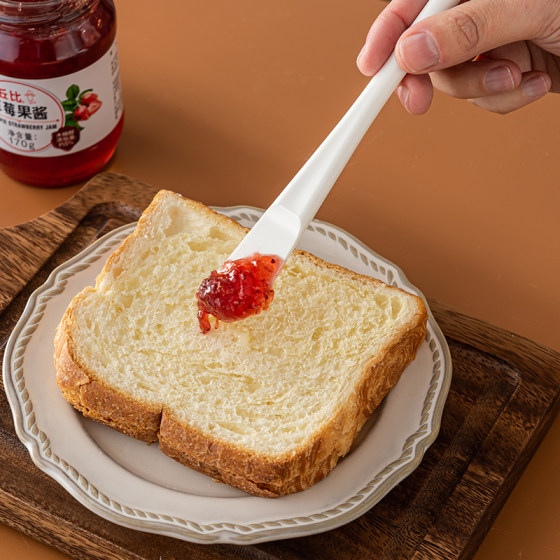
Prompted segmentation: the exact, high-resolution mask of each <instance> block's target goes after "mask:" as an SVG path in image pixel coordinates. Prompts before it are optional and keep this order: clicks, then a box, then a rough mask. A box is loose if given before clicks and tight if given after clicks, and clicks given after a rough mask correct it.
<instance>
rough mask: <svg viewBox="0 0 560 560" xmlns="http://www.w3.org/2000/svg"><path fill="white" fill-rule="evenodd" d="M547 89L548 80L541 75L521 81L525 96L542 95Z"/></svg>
mask: <svg viewBox="0 0 560 560" xmlns="http://www.w3.org/2000/svg"><path fill="white" fill-rule="evenodd" d="M547 91H548V82H547V81H546V80H545V79H544V77H543V76H535V77H534V78H529V79H528V80H526V81H525V82H523V93H524V94H525V95H526V96H527V97H542V96H543V95H544V94H545V93H546V92H547Z"/></svg>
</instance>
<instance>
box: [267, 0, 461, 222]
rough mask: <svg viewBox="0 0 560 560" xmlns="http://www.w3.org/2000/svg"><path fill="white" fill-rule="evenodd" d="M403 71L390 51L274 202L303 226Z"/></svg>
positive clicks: (431, 6) (425, 13) (438, 2)
mask: <svg viewBox="0 0 560 560" xmlns="http://www.w3.org/2000/svg"><path fill="white" fill-rule="evenodd" d="M458 3H459V0H429V1H428V3H427V4H426V6H425V7H424V9H423V10H422V11H421V12H420V14H419V15H418V17H417V18H416V20H415V21H414V23H416V22H418V21H420V20H422V19H425V18H427V17H429V16H432V15H435V14H438V13H440V12H442V11H444V10H447V9H449V8H451V7H453V6H455V5H457V4H458ZM405 74H406V73H405V72H404V71H403V70H402V69H401V68H400V67H399V66H398V64H397V61H396V58H395V54H394V53H393V54H391V56H390V57H389V59H388V60H387V62H386V63H385V64H384V66H383V67H382V68H381V70H379V72H378V73H377V74H376V75H375V76H373V78H372V79H371V80H370V82H369V83H368V85H367V86H366V87H365V89H364V91H363V92H362V93H361V95H360V96H359V97H358V99H357V100H356V101H355V102H354V104H353V105H352V106H351V107H350V109H349V110H348V112H347V113H346V114H345V115H344V116H343V117H342V119H341V120H340V122H339V123H338V124H337V125H336V127H335V128H334V129H333V130H332V132H331V133H330V134H329V136H327V138H326V139H325V140H324V141H323V143H322V144H321V145H320V146H319V148H318V149H317V150H316V151H315V153H314V154H313V155H312V156H311V157H310V158H309V160H308V161H307V162H306V163H305V165H304V166H303V167H302V168H301V169H300V171H299V172H298V173H297V175H295V177H294V178H293V179H292V180H291V181H290V183H288V185H287V186H286V188H285V189H284V190H283V191H282V193H281V194H280V195H279V197H278V198H277V199H276V200H275V202H274V203H273V204H281V205H282V206H283V207H284V208H285V209H287V210H289V211H290V212H292V213H293V214H296V215H297V216H298V217H299V218H300V220H301V224H302V230H305V229H306V228H307V225H308V224H309V223H310V222H311V220H312V219H313V217H314V216H315V214H316V213H317V211H318V210H319V208H320V206H321V204H322V203H323V201H324V200H325V198H326V196H327V195H328V193H329V191H330V190H331V188H332V186H333V185H334V183H335V182H336V180H337V179H338V176H339V175H340V173H341V172H342V170H343V169H344V167H345V166H346V164H347V162H348V160H349V159H350V157H351V156H352V154H353V153H354V150H355V149H356V147H357V146H358V144H359V143H360V141H361V140H362V138H363V136H364V134H365V133H366V131H367V130H368V129H369V127H370V126H371V124H372V122H373V121H374V120H375V118H376V117H377V115H378V114H379V112H380V111H381V109H382V108H383V106H384V105H385V103H386V102H387V100H388V99H389V97H390V96H391V94H392V93H393V91H394V90H395V89H396V87H397V86H398V85H399V83H400V82H401V81H402V79H403V78H404V76H405Z"/></svg>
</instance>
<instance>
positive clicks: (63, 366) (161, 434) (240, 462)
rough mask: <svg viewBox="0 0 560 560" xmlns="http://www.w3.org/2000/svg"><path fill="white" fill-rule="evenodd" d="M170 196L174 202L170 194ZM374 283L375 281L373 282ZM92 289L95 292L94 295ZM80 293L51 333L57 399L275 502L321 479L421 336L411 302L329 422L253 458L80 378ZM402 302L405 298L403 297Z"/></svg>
mask: <svg viewBox="0 0 560 560" xmlns="http://www.w3.org/2000/svg"><path fill="white" fill-rule="evenodd" d="M169 194H170V193H169V192H167V191H163V192H160V193H159V194H158V195H156V197H155V199H154V201H153V202H152V205H150V207H149V208H148V209H147V210H146V212H145V213H144V214H143V217H142V219H141V220H140V223H139V225H138V227H137V229H136V230H135V232H134V234H132V235H131V236H129V237H128V238H127V239H126V240H125V242H124V243H123V245H121V247H120V248H119V249H117V250H116V251H115V252H114V253H113V254H112V255H111V257H110V258H109V259H108V261H107V262H106V264H105V266H104V268H103V271H102V272H101V274H100V275H99V277H98V279H97V284H96V286H97V287H99V284H100V283H101V282H102V281H103V279H104V277H105V276H106V275H107V274H109V273H111V272H113V273H118V270H117V271H114V270H113V269H114V268H115V267H118V266H119V259H120V257H121V255H122V253H123V252H124V251H126V248H127V245H128V244H129V243H133V242H134V239H135V236H141V235H143V234H144V232H145V228H146V227H147V225H146V220H147V218H148V217H149V215H150V212H152V211H153V209H154V208H155V207H156V205H157V204H158V201H159V199H160V198H161V197H162V196H169ZM173 196H180V195H174V194H173ZM187 202H188V203H189V204H193V205H195V206H196V208H197V211H203V212H205V213H211V215H212V218H213V219H214V220H216V221H218V222H222V223H223V220H227V221H228V223H230V222H231V223H230V224H229V225H231V224H234V225H235V227H236V228H241V229H242V230H245V229H246V228H243V227H242V226H240V225H239V224H238V223H237V222H235V221H233V220H231V219H230V218H227V217H225V216H222V215H219V214H216V213H215V212H214V211H213V210H211V209H209V208H207V207H206V206H204V205H202V204H200V203H197V202H195V201H189V200H188V199H187ZM298 254H299V255H300V256H301V258H304V259H310V260H312V261H315V262H318V263H320V264H321V266H322V267H323V268H327V269H329V270H330V271H331V272H333V273H335V274H343V275H344V276H350V277H352V278H353V279H354V280H358V281H359V282H363V283H370V282H380V281H379V280H374V279H372V278H364V277H363V276H361V275H359V274H357V273H354V272H352V271H349V270H347V269H344V268H343V267H340V266H338V265H334V264H331V263H326V262H324V261H322V260H321V259H318V258H317V257H315V256H313V255H311V254H308V253H304V252H301V251H299V252H298ZM380 283H382V282H380ZM97 287H96V289H97ZM91 290H94V288H87V289H86V290H84V291H83V292H82V293H81V294H79V295H78V296H77V297H76V298H75V299H74V300H73V302H72V304H71V305H70V306H69V308H68V309H67V311H66V313H65V315H64V317H63V319H62V321H61V323H60V325H59V327H58V329H57V333H56V338H55V366H56V371H57V383H58V385H59V387H60V389H61V390H62V393H63V395H64V397H65V399H66V400H67V401H68V402H70V403H71V404H72V405H73V406H74V407H75V408H76V409H78V410H79V411H81V412H82V413H83V414H84V415H85V416H87V417H88V418H91V419H93V420H95V421H97V422H100V423H103V424H105V425H108V426H110V427H112V428H114V429H116V430H119V431H121V432H123V433H125V434H127V435H129V436H132V437H135V438H137V439H140V440H142V441H145V442H159V444H160V449H161V450H162V451H163V452H164V453H165V454H167V455H168V456H170V457H172V458H174V459H176V460H177V461H179V462H181V463H183V464H185V465H187V466H188V467H191V468H193V469H195V470H197V471H199V472H202V473H204V474H207V475H209V476H212V477H213V478H215V479H217V480H220V481H222V482H225V483H227V484H230V485H231V486H234V487H236V488H239V489H241V490H243V491H245V492H248V493H250V494H253V495H256V496H262V497H277V496H281V495H284V494H288V493H292V492H298V491H301V490H304V489H306V488H308V487H310V486H312V485H313V484H315V483H316V482H318V481H319V480H321V479H323V478H324V477H325V476H326V475H327V474H328V473H329V472H330V471H331V470H332V469H333V468H334V467H335V465H336V463H337V462H338V460H339V459H340V458H341V457H343V456H344V455H346V454H347V453H348V452H349V451H350V449H351V447H352V444H353V442H354V440H355V438H356V436H357V434H358V432H359V430H360V429H361V428H362V426H363V425H364V423H365V422H366V420H367V419H368V418H369V416H370V415H371V413H372V412H373V411H374V410H375V409H376V408H377V407H378V406H379V404H380V403H381V401H382V400H383V399H384V398H385V396H386V395H387V393H388V392H389V391H390V390H391V389H392V388H393V387H394V385H395V384H396V383H397V382H398V380H399V379H400V377H401V374H402V372H403V371H404V369H405V368H406V366H407V365H408V364H409V363H410V362H411V361H412V360H413V359H414V357H415V356H416V353H417V351H418V348H419V347H420V345H421V344H422V341H423V340H424V338H425V335H426V323H427V311H426V308H425V306H424V303H423V302H422V300H421V299H420V298H418V297H417V296H414V297H416V299H417V300H418V301H419V304H420V305H419V311H418V313H417V314H416V316H415V318H414V320H413V321H412V322H410V323H409V326H408V327H407V328H406V329H402V330H401V331H400V332H397V333H396V334H395V336H394V337H393V340H392V342H391V343H390V345H389V346H388V347H387V348H386V349H385V351H384V352H383V353H382V354H381V355H377V356H375V357H372V359H371V360H370V361H369V362H368V363H367V364H366V365H365V366H364V368H363V369H362V371H361V373H360V375H359V376H358V382H357V384H356V385H355V391H354V397H353V398H352V399H351V400H350V401H349V402H346V403H344V405H343V406H342V405H341V406H340V407H339V409H338V410H337V411H335V413H334V414H333V415H332V417H331V419H330V421H329V422H328V423H327V424H326V425H324V426H323V427H322V429H320V430H318V431H317V432H315V433H314V434H311V435H310V437H309V438H308V439H307V440H306V441H305V442H303V443H302V444H301V445H300V447H299V448H297V449H294V450H290V451H289V452H286V453H284V454H280V455H266V454H259V453H256V452H255V451H254V450H251V449H247V448H245V447H243V446H241V445H236V444H233V443H231V442H228V441H223V440H217V439H216V438H214V437H212V436H210V435H208V434H204V433H202V432H201V431H200V430H199V429H197V428H196V427H193V426H190V425H188V424H186V423H185V422H183V421H181V420H180V419H178V418H176V417H174V416H173V413H172V412H171V411H169V410H167V409H166V407H165V406H164V405H161V404H152V403H147V402H141V401H138V400H135V399H133V398H132V397H131V396H129V395H127V394H126V393H124V392H121V391H119V390H118V389H116V388H114V387H111V386H109V385H108V384H106V383H105V382H104V381H103V379H101V378H100V377H99V376H96V375H95V373H94V372H90V371H87V370H86V369H85V368H84V367H83V366H82V365H81V364H80V363H79V361H78V359H77V358H76V355H77V354H76V352H75V351H74V348H75V342H74V341H73V340H72V336H71V333H72V325H73V321H74V318H73V307H74V306H75V305H79V302H80V299H81V298H83V297H84V296H85V295H87V293H88V291H91ZM409 295H410V294H409Z"/></svg>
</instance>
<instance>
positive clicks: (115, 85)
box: [0, 0, 123, 187]
mask: <svg viewBox="0 0 560 560" xmlns="http://www.w3.org/2000/svg"><path fill="white" fill-rule="evenodd" d="M90 70H91V72H90ZM102 75H104V78H103V80H100V79H99V78H100V76H102ZM100 81H103V82H104V83H103V85H100ZM57 88H58V89H57ZM101 91H104V93H101ZM45 100H46V101H45ZM92 123H93V124H92ZM2 127H4V128H3V129H2ZM122 128H123V114H122V98H121V93H120V78H119V70H118V52H117V47H116V17H115V6H114V4H113V2H112V1H111V0H35V1H15V0H0V168H1V169H2V170H3V171H4V172H5V173H6V174H7V175H9V176H11V177H13V178H14V179H16V180H18V181H21V182H23V183H27V184H30V185H35V186H41V187H56V186H64V185H69V184H73V183H78V182H80V181H83V180H86V179H88V178H89V177H91V176H92V175H94V174H95V173H97V172H98V171H100V170H101V169H102V168H103V167H104V166H105V165H106V164H107V162H108V161H109V160H110V158H111V156H112V155H113V153H114V151H115V148H116V146H117V142H118V140H119V137H120V135H121V132H122ZM88 129H89V130H88Z"/></svg>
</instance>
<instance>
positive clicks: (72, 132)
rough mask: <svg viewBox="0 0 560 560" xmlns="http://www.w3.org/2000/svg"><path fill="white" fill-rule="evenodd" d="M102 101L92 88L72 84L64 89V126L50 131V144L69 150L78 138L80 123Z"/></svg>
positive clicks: (81, 128) (81, 127)
mask: <svg viewBox="0 0 560 560" xmlns="http://www.w3.org/2000/svg"><path fill="white" fill-rule="evenodd" d="M102 104H103V103H102V102H101V100H100V99H99V97H98V95H97V94H96V93H94V92H93V90H92V89H86V90H84V91H80V88H79V86H77V85H76V84H72V85H71V86H70V87H69V88H68V89H67V90H66V99H65V100H64V101H63V102H62V107H63V109H64V126H63V127H61V128H59V129H58V130H57V131H56V132H53V133H52V145H53V146H54V147H55V148H59V149H61V150H64V151H70V150H71V149H72V148H73V147H74V146H75V145H76V143H77V142H78V141H79V140H80V130H83V129H84V127H83V126H82V125H81V124H80V123H82V122H83V121H87V120H88V119H89V118H90V117H91V116H92V115H93V114H94V113H96V112H97V111H99V109H100V108H101V105H102Z"/></svg>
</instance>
